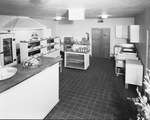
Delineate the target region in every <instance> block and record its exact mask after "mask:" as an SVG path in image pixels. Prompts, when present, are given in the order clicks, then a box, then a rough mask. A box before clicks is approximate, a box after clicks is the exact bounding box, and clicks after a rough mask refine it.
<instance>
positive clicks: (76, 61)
mask: <svg viewBox="0 0 150 120" xmlns="http://www.w3.org/2000/svg"><path fill="white" fill-rule="evenodd" d="M67 62H74V63H82V62H84V60H78V59H68V60H67Z"/></svg>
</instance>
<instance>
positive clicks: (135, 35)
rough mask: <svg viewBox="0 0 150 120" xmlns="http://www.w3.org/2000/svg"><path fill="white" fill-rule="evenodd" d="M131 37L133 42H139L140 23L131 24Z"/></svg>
mask: <svg viewBox="0 0 150 120" xmlns="http://www.w3.org/2000/svg"><path fill="white" fill-rule="evenodd" d="M129 39H130V42H131V43H139V25H130V26H129Z"/></svg>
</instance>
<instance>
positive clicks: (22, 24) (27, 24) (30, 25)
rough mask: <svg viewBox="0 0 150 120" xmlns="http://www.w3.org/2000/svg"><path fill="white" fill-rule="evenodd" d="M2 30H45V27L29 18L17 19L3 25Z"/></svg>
mask: <svg viewBox="0 0 150 120" xmlns="http://www.w3.org/2000/svg"><path fill="white" fill-rule="evenodd" d="M2 29H4V30H20V29H46V26H45V25H43V24H41V23H39V22H37V21H35V20H33V19H31V18H29V17H18V18H15V19H13V20H11V21H10V22H8V23H7V24H5V25H4V26H3V27H2Z"/></svg>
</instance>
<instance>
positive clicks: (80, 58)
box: [65, 52, 90, 70]
mask: <svg viewBox="0 0 150 120" xmlns="http://www.w3.org/2000/svg"><path fill="white" fill-rule="evenodd" d="M89 62H90V61H89V52H86V53H79V52H65V67H69V68H76V69H83V70H86V69H87V68H88V67H89Z"/></svg>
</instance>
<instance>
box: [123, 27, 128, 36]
mask: <svg viewBox="0 0 150 120" xmlns="http://www.w3.org/2000/svg"><path fill="white" fill-rule="evenodd" d="M122 38H124V39H127V38H128V26H127V25H124V26H123V27H122Z"/></svg>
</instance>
